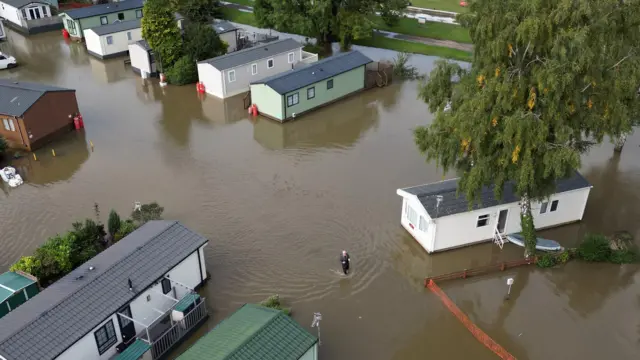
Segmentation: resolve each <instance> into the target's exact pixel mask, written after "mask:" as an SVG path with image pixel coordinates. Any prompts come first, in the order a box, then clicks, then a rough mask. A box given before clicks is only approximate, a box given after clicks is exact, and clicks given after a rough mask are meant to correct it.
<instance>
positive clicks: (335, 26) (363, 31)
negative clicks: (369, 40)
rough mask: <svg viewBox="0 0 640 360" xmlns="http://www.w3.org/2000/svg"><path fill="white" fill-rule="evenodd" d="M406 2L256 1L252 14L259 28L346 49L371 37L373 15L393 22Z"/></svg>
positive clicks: (377, 0)
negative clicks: (267, 28) (358, 41)
mask: <svg viewBox="0 0 640 360" xmlns="http://www.w3.org/2000/svg"><path fill="white" fill-rule="evenodd" d="M406 6H407V2H406V1H405V0H349V1H344V0H256V1H255V3H254V14H255V16H256V19H257V21H258V24H259V25H260V26H262V27H269V28H275V29H277V30H279V31H284V32H293V33H296V34H303V35H306V36H311V37H314V38H315V39H316V40H317V41H318V42H319V43H320V44H328V43H330V42H332V41H335V40H339V41H340V42H341V44H342V47H343V48H349V47H350V46H351V43H352V42H353V40H357V39H361V38H366V37H369V36H371V30H372V25H373V24H372V22H371V20H370V19H369V17H370V16H372V15H374V14H375V13H376V12H381V13H382V14H383V15H384V19H385V21H386V22H393V19H394V18H395V17H398V16H399V14H400V10H402V9H404V8H405V7H406Z"/></svg>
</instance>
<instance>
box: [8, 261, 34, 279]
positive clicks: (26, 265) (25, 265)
mask: <svg viewBox="0 0 640 360" xmlns="http://www.w3.org/2000/svg"><path fill="white" fill-rule="evenodd" d="M39 267H40V264H39V263H38V262H37V261H36V258H35V257H33V256H23V257H21V258H20V260H18V261H17V262H16V263H15V264H13V265H11V268H9V271H22V272H26V273H27V274H31V275H33V276H35V273H36V271H38V268H39ZM36 277H37V276H36Z"/></svg>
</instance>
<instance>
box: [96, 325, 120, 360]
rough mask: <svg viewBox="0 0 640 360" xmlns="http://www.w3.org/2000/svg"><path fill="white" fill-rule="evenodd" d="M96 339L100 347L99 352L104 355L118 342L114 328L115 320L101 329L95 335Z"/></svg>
mask: <svg viewBox="0 0 640 360" xmlns="http://www.w3.org/2000/svg"><path fill="white" fill-rule="evenodd" d="M93 336H94V337H95V338H96V345H98V352H99V353H100V355H102V354H104V353H105V352H106V351H107V350H109V349H110V348H111V347H112V346H113V345H115V343H116V342H117V341H118V339H117V338H116V330H115V329H114V327H113V320H109V322H107V323H106V324H104V325H103V326H102V327H101V328H100V329H98V330H96V332H94V333H93Z"/></svg>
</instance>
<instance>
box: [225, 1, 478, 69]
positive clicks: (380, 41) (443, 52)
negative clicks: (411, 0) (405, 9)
mask: <svg viewBox="0 0 640 360" xmlns="http://www.w3.org/2000/svg"><path fill="white" fill-rule="evenodd" d="M222 14H223V16H224V18H225V19H226V20H229V21H233V22H237V23H240V24H246V25H251V26H256V27H257V26H258V24H257V23H256V19H255V17H254V16H253V14H252V13H247V12H244V11H240V10H236V9H231V8H225V7H223V8H222ZM355 44H356V45H362V46H369V47H376V48H382V49H388V50H395V51H400V52H408V53H412V54H422V55H430V56H440V57H443V58H447V59H454V60H461V61H471V53H468V52H466V51H462V50H457V49H450V48H446V47H441V46H433V45H425V44H419V43H414V42H411V41H405V40H398V39H389V38H386V37H383V36H373V37H371V38H369V39H364V40H358V41H356V42H355Z"/></svg>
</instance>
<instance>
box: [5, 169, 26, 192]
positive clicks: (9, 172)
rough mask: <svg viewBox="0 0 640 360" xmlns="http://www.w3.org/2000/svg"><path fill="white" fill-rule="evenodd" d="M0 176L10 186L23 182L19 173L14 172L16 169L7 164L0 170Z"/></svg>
mask: <svg viewBox="0 0 640 360" xmlns="http://www.w3.org/2000/svg"><path fill="white" fill-rule="evenodd" d="M0 177H1V178H2V180H4V182H6V183H7V184H9V186H11V187H16V186H19V185H22V183H23V181H22V177H21V176H20V174H16V169H14V168H12V167H11V166H7V167H5V168H3V169H1V170H0Z"/></svg>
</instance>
